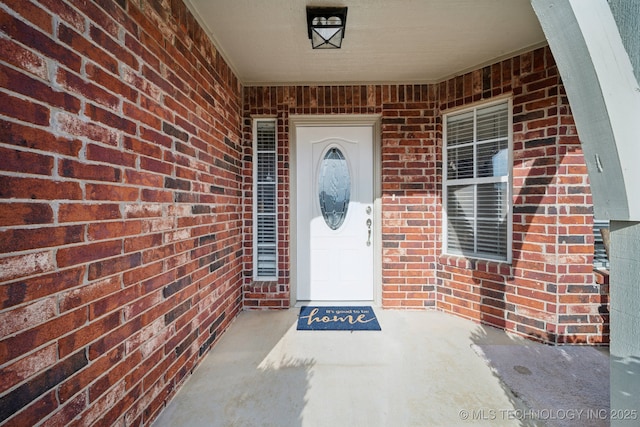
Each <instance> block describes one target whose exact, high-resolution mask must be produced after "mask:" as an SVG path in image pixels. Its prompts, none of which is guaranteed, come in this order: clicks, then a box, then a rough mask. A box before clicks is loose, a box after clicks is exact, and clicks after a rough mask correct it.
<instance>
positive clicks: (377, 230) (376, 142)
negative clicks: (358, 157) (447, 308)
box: [289, 114, 382, 307]
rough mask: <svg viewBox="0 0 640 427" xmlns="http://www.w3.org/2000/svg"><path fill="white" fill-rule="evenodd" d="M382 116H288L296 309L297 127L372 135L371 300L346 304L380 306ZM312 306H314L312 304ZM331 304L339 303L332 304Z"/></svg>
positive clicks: (292, 290) (293, 300)
mask: <svg viewBox="0 0 640 427" xmlns="http://www.w3.org/2000/svg"><path fill="white" fill-rule="evenodd" d="M381 120H382V116H381V115H379V114H357V115H291V116H289V172H290V176H289V201H290V202H289V235H290V239H289V242H290V243H289V257H290V262H291V264H290V281H289V291H290V292H289V293H290V304H291V306H292V307H293V306H299V305H301V304H302V303H306V302H305V301H298V253H297V249H298V239H297V236H296V230H297V225H298V216H297V206H298V200H297V199H298V198H297V180H298V170H297V164H296V155H297V150H296V144H297V140H296V135H297V132H296V129H297V128H298V127H305V126H306V127H320V126H326V127H340V126H368V127H371V130H372V132H373V135H372V138H373V141H372V142H373V219H374V221H373V236H374V240H373V301H349V302H348V303H349V305H359V304H363V305H364V304H366V305H372V304H373V305H374V306H377V307H381V306H382V125H381ZM314 303H316V302H315V301H314ZM317 303H318V304H321V302H317ZM331 304H333V305H336V304H340V301H332V302H331Z"/></svg>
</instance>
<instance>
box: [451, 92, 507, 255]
mask: <svg viewBox="0 0 640 427" xmlns="http://www.w3.org/2000/svg"><path fill="white" fill-rule="evenodd" d="M500 104H507V114H508V118H507V120H508V124H507V126H508V141H507V145H508V150H507V151H508V164H507V171H508V175H507V176H504V177H501V179H500V182H506V184H507V195H506V197H507V206H506V209H507V242H506V254H505V257H504V258H503V257H498V256H493V255H492V254H487V253H481V252H478V250H477V248H476V249H475V250H474V253H472V254H469V253H462V251H460V252H458V251H450V250H449V237H448V217H447V207H448V204H447V202H448V187H449V186H453V185H465V184H468V185H475V186H477V185H479V184H483V183H486V181H487V178H478V177H474V178H465V179H452V180H449V179H448V178H449V177H448V166H447V165H448V159H447V141H448V137H447V130H448V126H447V119H448V118H449V117H451V116H456V115H459V114H466V113H469V112H473V128H474V138H473V144H474V146H475V144H476V143H477V141H476V135H475V133H476V120H477V110H479V109H482V108H487V107H492V106H495V105H500ZM442 128H443V138H442V158H443V162H442V200H443V206H442V212H443V214H442V220H443V222H442V235H443V240H442V254H443V255H452V256H459V257H464V258H471V259H481V260H488V261H496V262H506V263H511V262H512V260H513V258H512V257H513V196H512V195H513V102H512V99H511V97H508V98H505V97H501V98H499V99H493V100H491V101H488V102H480V103H476V104H474V105H471V106H466V107H463V108H459V109H455V110H450V111H447V112H445V113H443V114H442ZM475 167H476V161H475V150H474V170H475ZM493 179H494V180H495V178H493ZM491 182H494V181H491ZM476 202H477V196H476V197H474V203H476ZM474 228H475V225H474ZM475 231H476V230H475V229H474V233H475Z"/></svg>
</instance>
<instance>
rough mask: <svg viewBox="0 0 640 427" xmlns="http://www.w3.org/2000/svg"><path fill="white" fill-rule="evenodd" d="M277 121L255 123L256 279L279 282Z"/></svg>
mask: <svg viewBox="0 0 640 427" xmlns="http://www.w3.org/2000/svg"><path fill="white" fill-rule="evenodd" d="M277 147H278V144H277V138H276V120H275V119H255V120H254V122H253V153H254V156H253V159H254V162H253V195H254V196H253V277H254V279H255V280H277V278H278V198H277V190H278V179H277V178H278V175H277V172H278V170H277V164H278V163H277V161H278V153H277Z"/></svg>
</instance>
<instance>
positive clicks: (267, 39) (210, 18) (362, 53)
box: [185, 0, 546, 86]
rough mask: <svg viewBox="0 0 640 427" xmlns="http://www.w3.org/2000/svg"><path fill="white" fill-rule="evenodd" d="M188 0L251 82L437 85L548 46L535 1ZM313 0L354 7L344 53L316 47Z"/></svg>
mask: <svg viewBox="0 0 640 427" xmlns="http://www.w3.org/2000/svg"><path fill="white" fill-rule="evenodd" d="M185 3H186V4H187V6H188V7H189V8H190V9H191V11H192V12H193V13H194V15H195V16H196V18H197V19H198V21H199V22H200V24H201V25H202V26H203V28H204V29H205V31H206V32H207V33H208V34H209V35H210V37H211V38H212V39H213V41H214V43H215V45H216V46H217V47H218V49H219V50H220V52H221V53H222V54H223V56H224V57H225V59H226V60H227V62H228V63H229V64H230V66H231V67H232V69H233V70H234V71H235V73H236V75H237V76H238V78H239V79H240V81H241V82H242V83H243V84H244V85H247V86H255V85H282V84H339V83H393V82H397V83H434V82H439V81H442V80H444V79H445V78H448V77H451V76H454V75H457V74H461V73H463V72H466V71H470V70H472V69H476V68H478V67H479V66H483V65H487V64H490V63H493V62H495V61H496V60H499V59H503V58H506V57H509V56H511V55H514V54H516V53H520V52H523V51H526V50H529V49H532V48H535V47H538V46H541V45H544V44H546V42H545V36H544V34H543V32H542V29H541V28H540V25H539V23H538V19H537V17H536V15H535V13H534V12H533V9H532V8H531V4H530V1H529V0H322V1H320V0H268V1H266V0H261V1H256V0H185ZM307 5H310V6H347V7H348V8H349V11H348V14H347V28H346V32H345V39H344V42H343V44H342V49H339V50H312V49H311V43H310V41H309V40H308V38H307V30H306V11H305V10H306V6H307Z"/></svg>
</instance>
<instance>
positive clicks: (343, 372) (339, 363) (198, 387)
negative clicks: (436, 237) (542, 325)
mask: <svg viewBox="0 0 640 427" xmlns="http://www.w3.org/2000/svg"><path fill="white" fill-rule="evenodd" d="M298 312H299V309H290V310H284V311H262V312H260V311H249V312H242V313H240V315H239V316H238V318H237V319H236V320H235V321H234V322H233V324H232V325H231V326H230V328H229V330H228V331H227V332H226V333H225V335H224V336H223V337H222V338H221V340H220V342H219V343H218V344H217V345H216V347H215V348H213V349H212V351H211V352H210V353H209V354H208V356H207V357H206V359H205V360H203V361H202V363H201V365H200V366H199V367H198V368H197V369H196V371H195V373H194V374H193V376H192V377H191V378H190V379H188V381H187V382H186V384H185V385H184V386H183V387H182V389H181V390H180V391H179V392H178V394H177V395H176V396H175V398H174V399H173V400H172V401H171V402H170V403H169V405H168V406H167V408H166V409H165V410H164V412H163V413H162V414H161V415H160V417H159V418H158V419H157V420H156V422H155V423H154V427H164V426H172V427H173V426H207V427H211V426H278V427H282V426H391V425H392V426H475V425H491V426H498V425H500V426H529V425H549V426H573V425H575V426H606V425H608V424H609V421H608V417H607V415H608V412H609V360H608V359H609V358H608V354H607V352H606V350H602V349H596V348H592V347H551V346H546V345H542V344H537V343H534V342H531V341H529V340H525V339H522V338H519V337H514V336H510V335H508V334H506V333H504V332H502V331H500V330H498V329H494V328H491V327H486V326H482V325H478V324H475V323H473V322H471V321H467V320H465V319H460V318H457V317H455V316H451V315H448V314H444V313H441V312H436V311H395V310H383V309H381V308H375V312H376V314H377V316H378V320H379V322H380V325H381V327H382V331H379V332H378V331H361V332H344V331H297V330H296V321H297V315H298ZM604 411H606V412H604Z"/></svg>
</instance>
